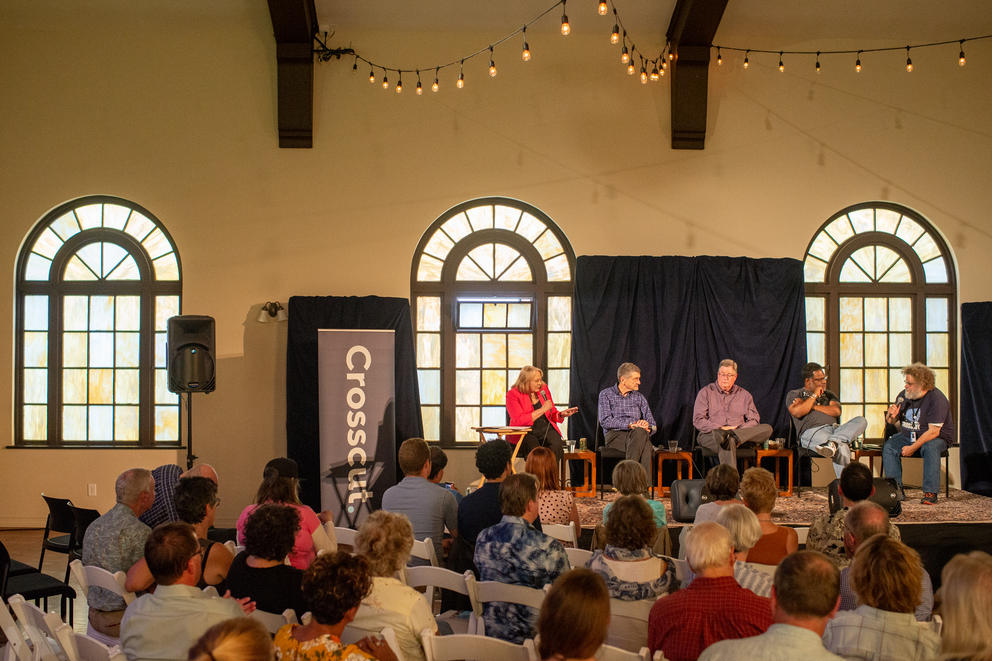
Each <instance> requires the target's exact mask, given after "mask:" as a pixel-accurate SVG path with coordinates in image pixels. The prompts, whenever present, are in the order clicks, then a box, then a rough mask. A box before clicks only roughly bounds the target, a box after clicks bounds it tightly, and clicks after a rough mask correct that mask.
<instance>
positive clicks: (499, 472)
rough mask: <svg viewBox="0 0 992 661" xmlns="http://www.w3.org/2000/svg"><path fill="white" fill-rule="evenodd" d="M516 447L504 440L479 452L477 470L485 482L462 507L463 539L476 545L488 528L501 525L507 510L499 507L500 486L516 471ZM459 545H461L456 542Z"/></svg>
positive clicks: (461, 526)
mask: <svg viewBox="0 0 992 661" xmlns="http://www.w3.org/2000/svg"><path fill="white" fill-rule="evenodd" d="M512 455H513V448H512V446H510V444H509V443H507V442H506V441H504V440H502V439H496V440H494V441H488V442H486V443H483V444H482V445H481V446H479V449H478V450H476V451H475V467H476V468H478V469H479V472H480V473H482V477H484V478H485V482H484V483H483V484H482V486H480V487H479V488H478V489H476V490H475V491H473V492H472V493H470V494H468V495H467V496H465V499H464V500H462V502H461V504H460V505H459V506H458V531H459V538H460V539H461V540H464V541H465V542H468V543H469V544H470V545H474V544H475V538H476V537H477V536H478V535H479V533H480V532H482V531H483V530H484V529H486V528H488V527H489V526H491V525H495V524H497V523H499V521H500V519H502V518H503V511H502V508H501V507H500V504H499V487H500V485H501V484H502V482H503V480H504V479H505V478H506V476H507V475H509V474H510V473H511V472H512V471H511V469H510V457H511V456H512ZM456 545H457V542H456Z"/></svg>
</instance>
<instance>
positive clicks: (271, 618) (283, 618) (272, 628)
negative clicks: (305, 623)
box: [248, 608, 299, 634]
mask: <svg viewBox="0 0 992 661" xmlns="http://www.w3.org/2000/svg"><path fill="white" fill-rule="evenodd" d="M248 617H250V618H252V619H255V620H258V621H259V622H261V623H262V625H263V626H264V627H265V628H266V630H267V631H268V632H269V633H271V634H275V633H276V632H277V631H279V629H281V628H283V627H284V626H286V625H287V624H298V623H299V621H298V620H297V619H296V611H294V610H293V609H292V608H287V609H286V610H284V611H283V612H281V613H270V612H268V611H262V610H258V609H255V610H253V611H252V612H251V615H249V616H248Z"/></svg>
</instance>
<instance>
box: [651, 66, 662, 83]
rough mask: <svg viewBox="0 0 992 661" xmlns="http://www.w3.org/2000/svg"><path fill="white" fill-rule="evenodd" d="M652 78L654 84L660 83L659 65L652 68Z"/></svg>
mask: <svg viewBox="0 0 992 661" xmlns="http://www.w3.org/2000/svg"><path fill="white" fill-rule="evenodd" d="M650 77H651V82H653V83H654V82H658V78H660V77H661V75H660V74H659V73H658V65H657V64H656V65H654V67H652V68H651V76H650Z"/></svg>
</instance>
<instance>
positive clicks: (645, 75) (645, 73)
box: [641, 58, 648, 85]
mask: <svg viewBox="0 0 992 661" xmlns="http://www.w3.org/2000/svg"><path fill="white" fill-rule="evenodd" d="M647 82H648V70H647V69H645V68H644V59H643V58H641V84H642V85H646V84H647Z"/></svg>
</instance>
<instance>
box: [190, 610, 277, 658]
mask: <svg viewBox="0 0 992 661" xmlns="http://www.w3.org/2000/svg"><path fill="white" fill-rule="evenodd" d="M275 658H276V657H275V650H274V649H273V648H272V637H271V636H270V635H269V632H268V631H266V630H265V627H264V626H263V625H262V623H261V622H259V621H258V620H254V619H252V618H250V617H238V618H234V619H233V620H224V621H223V622H219V623H217V624H215V625H213V626H212V627H210V628H209V629H207V630H206V631H205V632H203V635H202V636H200V639H199V640H197V641H196V642H195V643H193V646H192V647H190V648H189V661H272V659H275Z"/></svg>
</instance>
